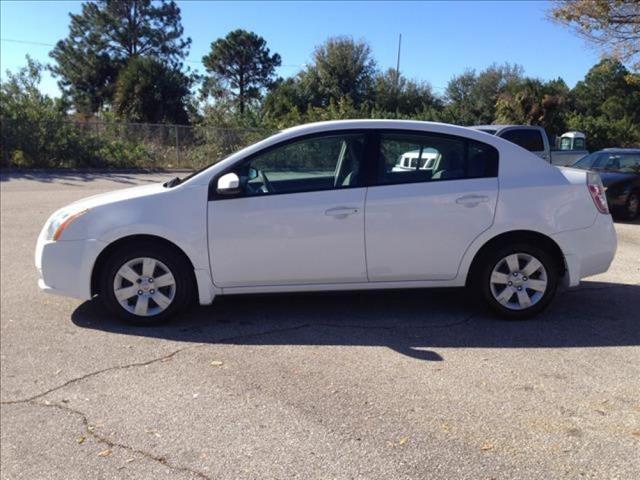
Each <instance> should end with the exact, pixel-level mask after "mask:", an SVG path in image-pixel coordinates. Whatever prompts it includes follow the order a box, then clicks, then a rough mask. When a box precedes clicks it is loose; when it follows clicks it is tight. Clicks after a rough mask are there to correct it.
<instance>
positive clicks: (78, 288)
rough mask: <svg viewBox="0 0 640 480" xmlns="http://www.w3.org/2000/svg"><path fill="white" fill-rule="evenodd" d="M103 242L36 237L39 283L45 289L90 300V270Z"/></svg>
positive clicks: (49, 291)
mask: <svg viewBox="0 0 640 480" xmlns="http://www.w3.org/2000/svg"><path fill="white" fill-rule="evenodd" d="M101 250H102V244H101V243H100V242H98V241H96V240H66V241H64V240H63V241H57V242H52V241H46V240H43V239H42V238H39V239H38V243H37V245H36V252H35V263H36V269H37V270H38V276H39V279H38V286H39V287H40V289H41V290H42V291H44V292H45V293H52V294H56V295H63V296H66V297H73V298H78V299H80V300H89V299H90V298H91V270H92V268H93V264H94V262H95V259H96V258H97V256H98V254H99V253H100V251H101Z"/></svg>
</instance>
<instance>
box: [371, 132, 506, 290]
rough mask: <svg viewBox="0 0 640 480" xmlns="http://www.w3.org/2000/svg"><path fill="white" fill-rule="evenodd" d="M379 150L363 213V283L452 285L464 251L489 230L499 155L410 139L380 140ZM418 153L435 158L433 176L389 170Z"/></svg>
mask: <svg viewBox="0 0 640 480" xmlns="http://www.w3.org/2000/svg"><path fill="white" fill-rule="evenodd" d="M377 150H378V165H377V174H376V181H375V185H372V186H370V187H369V190H368V193H367V201H366V207H365V208H366V220H365V233H366V252H367V268H368V277H369V281H371V282H390V281H414V280H415V281H417V280H450V279H453V278H455V277H456V275H457V273H458V266H459V265H460V261H461V259H462V256H463V254H464V252H465V250H466V249H467V247H468V246H469V244H470V243H471V242H472V241H473V240H474V239H475V238H476V237H477V236H478V235H480V234H481V233H482V232H483V231H484V230H486V229H488V228H489V227H490V226H491V224H492V223H493V217H494V212H495V207H496V201H497V195H498V179H497V172H498V152H497V150H496V149H495V148H494V147H492V146H490V145H486V144H483V143H480V142H476V141H472V140H467V139H465V138H461V137H452V136H443V135H438V134H431V133H412V132H382V133H381V134H380V136H379V142H378V148H377ZM416 151H417V152H419V154H420V157H423V156H425V155H429V156H430V157H432V158H433V157H435V158H436V160H435V162H434V165H433V169H424V168H422V169H421V168H416V169H415V170H414V171H410V172H406V171H402V172H401V171H394V170H393V166H394V165H395V164H396V160H397V158H398V157H399V156H401V155H404V153H405V152H416ZM417 164H418V165H421V164H423V162H422V161H418V162H417Z"/></svg>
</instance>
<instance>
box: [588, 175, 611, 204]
mask: <svg viewBox="0 0 640 480" xmlns="http://www.w3.org/2000/svg"><path fill="white" fill-rule="evenodd" d="M587 188H588V189H589V193H590V194H591V198H592V199H593V203H595V204H596V208H597V209H598V211H599V212H600V213H609V205H607V196H606V195H605V193H604V185H602V179H601V178H600V175H598V174H597V173H593V172H588V173H587Z"/></svg>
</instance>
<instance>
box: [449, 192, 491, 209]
mask: <svg viewBox="0 0 640 480" xmlns="http://www.w3.org/2000/svg"><path fill="white" fill-rule="evenodd" d="M488 201H489V197H487V196H485V195H465V196H463V197H459V198H456V203H457V204H458V205H464V206H465V207H475V206H476V205H478V204H480V203H486V202H488Z"/></svg>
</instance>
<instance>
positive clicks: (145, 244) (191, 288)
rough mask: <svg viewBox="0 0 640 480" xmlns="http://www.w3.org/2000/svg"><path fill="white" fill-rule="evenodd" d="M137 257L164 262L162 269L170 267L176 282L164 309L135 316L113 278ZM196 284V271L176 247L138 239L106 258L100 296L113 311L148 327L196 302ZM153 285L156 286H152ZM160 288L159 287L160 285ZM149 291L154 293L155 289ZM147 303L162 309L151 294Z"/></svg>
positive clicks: (163, 320) (130, 321) (165, 320)
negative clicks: (117, 292)
mask: <svg viewBox="0 0 640 480" xmlns="http://www.w3.org/2000/svg"><path fill="white" fill-rule="evenodd" d="M138 258H151V259H155V260H156V261H159V262H160V263H158V265H162V264H163V265H162V269H163V270H164V267H167V268H168V270H169V271H170V273H171V274H172V275H173V279H174V282H175V283H174V285H173V287H170V288H172V289H173V290H171V292H172V300H171V302H170V304H169V305H168V306H167V307H166V308H165V309H164V310H161V311H159V312H158V313H155V314H153V313H151V311H153V309H154V308H151V310H150V314H149V316H141V315H136V314H135V313H133V312H131V311H129V310H126V309H125V308H124V307H123V306H122V305H121V304H120V302H119V301H118V299H117V298H116V296H115V293H114V281H115V280H116V274H117V273H118V271H119V270H120V268H121V267H122V266H124V265H125V264H127V263H128V262H131V261H133V260H134V259H138ZM158 268H160V267H158ZM137 273H140V272H137ZM130 283H131V282H130ZM194 283H195V282H194V278H193V273H192V271H191V269H190V266H189V264H188V262H187V261H186V259H185V258H184V256H183V255H182V254H181V253H180V252H177V251H176V250H175V249H173V248H171V247H168V246H166V245H163V244H161V243H156V242H153V241H139V242H135V243H130V244H126V245H123V246H122V247H120V248H118V249H117V250H115V251H114V252H113V253H111V255H110V256H109V258H108V259H107V260H106V262H105V264H104V268H103V269H102V275H101V278H100V297H101V299H102V301H103V302H104V304H105V306H106V307H107V308H108V309H109V310H110V311H111V312H113V313H114V314H116V315H118V316H119V317H120V318H122V319H123V320H125V321H127V322H129V323H132V324H135V325H149V326H150V325H159V324H161V323H164V322H167V321H168V320H170V319H171V318H172V317H174V316H175V315H176V314H177V313H179V312H181V311H183V310H184V309H186V308H187V307H188V306H189V305H190V304H191V303H192V302H193V299H194V296H195V284H194ZM131 286H133V283H131ZM147 287H149V285H147ZM151 287H153V285H151ZM158 290H160V288H159V289H158ZM139 291H142V290H139ZM150 292H153V290H151V291H150ZM147 293H149V292H147ZM129 301H130V302H137V301H138V300H137V299H136V297H132V298H131V299H129ZM148 303H149V304H151V305H156V306H157V308H161V307H160V305H159V304H155V303H154V302H153V297H151V300H148Z"/></svg>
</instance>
